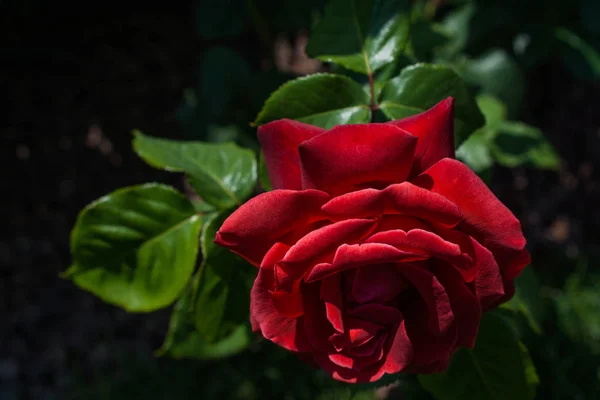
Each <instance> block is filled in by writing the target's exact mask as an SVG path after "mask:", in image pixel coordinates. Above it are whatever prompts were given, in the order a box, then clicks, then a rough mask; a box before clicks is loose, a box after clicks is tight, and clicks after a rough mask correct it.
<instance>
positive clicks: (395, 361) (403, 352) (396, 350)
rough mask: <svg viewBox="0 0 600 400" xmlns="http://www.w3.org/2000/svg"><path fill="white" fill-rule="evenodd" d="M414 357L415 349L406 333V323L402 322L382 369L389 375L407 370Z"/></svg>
mask: <svg viewBox="0 0 600 400" xmlns="http://www.w3.org/2000/svg"><path fill="white" fill-rule="evenodd" d="M413 357H414V349H413V346H412V343H411V341H410V338H409V336H408V333H407V332H406V325H405V322H404V321H402V322H401V323H400V325H399V326H398V329H397V330H396V332H395V336H394V340H393V341H392V345H391V346H390V349H389V351H388V353H387V356H386V359H385V363H384V365H383V368H382V369H383V371H385V372H386V373H388V374H395V373H397V372H400V371H402V370H403V369H405V368H406V366H408V365H409V364H410V363H411V362H412V359H413Z"/></svg>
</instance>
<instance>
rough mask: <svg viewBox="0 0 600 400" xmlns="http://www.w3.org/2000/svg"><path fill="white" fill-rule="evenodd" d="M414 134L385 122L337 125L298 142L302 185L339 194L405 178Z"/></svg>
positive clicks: (413, 148) (409, 162) (412, 151)
mask: <svg viewBox="0 0 600 400" xmlns="http://www.w3.org/2000/svg"><path fill="white" fill-rule="evenodd" d="M416 144H417V138H416V137H414V136H412V135H411V134H409V133H407V132H405V131H403V130H402V129H400V128H397V127H395V126H391V125H386V124H358V125H339V126H336V127H334V128H333V129H331V130H330V131H328V132H326V133H324V134H322V135H319V136H317V137H314V138H312V139H310V140H307V141H306V142H304V143H302V144H301V145H300V146H299V151H300V160H301V165H302V187H303V188H305V189H316V188H318V189H320V190H323V191H325V192H328V193H331V194H336V195H337V194H341V193H345V192H350V191H354V190H356V189H358V188H361V187H365V184H367V186H366V187H373V185H377V186H379V187H385V186H387V185H389V184H391V183H398V182H402V181H404V180H406V178H407V177H408V173H409V172H410V169H411V167H412V157H413V154H414V150H415V146H416Z"/></svg>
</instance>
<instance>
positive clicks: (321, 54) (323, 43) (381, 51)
mask: <svg viewBox="0 0 600 400" xmlns="http://www.w3.org/2000/svg"><path fill="white" fill-rule="evenodd" d="M406 3H407V2H405V1H400V0H330V1H329V3H328V4H327V6H326V7H325V12H324V15H323V17H322V18H321V20H320V21H319V22H318V23H317V25H316V26H315V27H314V29H313V31H312V35H311V39H310V41H309V42H308V46H307V47H306V52H307V54H308V55H309V56H311V57H313V58H318V59H320V60H323V61H327V62H333V63H336V64H340V65H342V66H344V67H345V68H348V69H351V70H353V71H356V72H359V73H362V74H365V75H366V74H371V73H373V72H375V71H376V70H378V69H379V68H381V67H383V66H384V65H386V64H388V63H391V62H392V61H394V59H395V58H396V57H397V56H398V54H399V53H400V52H401V51H402V49H403V48H404V47H405V45H406V42H407V40H408V36H409V25H410V22H409V18H408V14H407V4H406Z"/></svg>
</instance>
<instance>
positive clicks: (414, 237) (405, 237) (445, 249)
mask: <svg viewBox="0 0 600 400" xmlns="http://www.w3.org/2000/svg"><path fill="white" fill-rule="evenodd" d="M372 242H375V243H384V244H389V245H391V246H394V247H395V248H397V249H399V250H403V251H408V252H412V253H420V254H426V255H428V256H431V257H436V258H439V259H442V260H444V261H447V262H449V263H451V264H452V265H455V266H456V267H458V268H459V269H463V270H468V269H470V268H471V265H472V264H473V259H472V258H471V257H470V256H469V255H468V254H466V253H463V252H462V251H461V249H460V247H459V246H458V245H457V244H455V243H452V242H448V241H446V240H444V239H442V238H441V237H440V236H438V235H436V234H435V233H433V232H429V231H425V230H423V229H413V230H411V231H408V232H404V231H402V230H390V231H384V232H378V233H376V234H374V235H373V236H371V237H369V238H368V239H367V240H366V243H372Z"/></svg>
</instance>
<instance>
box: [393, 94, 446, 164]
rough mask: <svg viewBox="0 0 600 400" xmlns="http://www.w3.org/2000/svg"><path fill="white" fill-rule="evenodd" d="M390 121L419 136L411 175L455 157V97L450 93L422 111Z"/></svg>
mask: <svg viewBox="0 0 600 400" xmlns="http://www.w3.org/2000/svg"><path fill="white" fill-rule="evenodd" d="M388 124H391V125H394V126H397V127H399V128H402V129H404V130H405V131H407V132H408V133H410V134H411V135H414V136H417V137H418V138H419V141H418V142H417V148H416V149H415V158H414V164H413V168H412V172H411V175H412V176H415V175H418V174H420V173H421V172H423V171H425V170H426V169H427V168H429V167H431V166H432V165H433V164H435V163H436V162H438V161H439V160H441V159H442V158H446V157H449V158H454V99H453V98H452V97H448V98H447V99H446V100H442V101H440V102H439V103H437V104H436V105H435V106H433V107H432V108H430V109H429V110H427V111H424V112H422V113H420V114H417V115H413V116H411V117H408V118H403V119H400V120H397V121H390V122H388Z"/></svg>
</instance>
